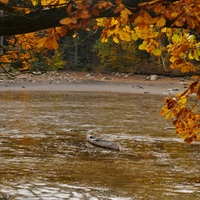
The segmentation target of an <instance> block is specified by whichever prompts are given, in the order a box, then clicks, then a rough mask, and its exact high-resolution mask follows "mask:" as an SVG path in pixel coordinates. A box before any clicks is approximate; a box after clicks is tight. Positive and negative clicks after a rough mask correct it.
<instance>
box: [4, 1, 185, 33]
mask: <svg viewBox="0 0 200 200" xmlns="http://www.w3.org/2000/svg"><path fill="white" fill-rule="evenodd" d="M174 1H176V0H164V1H163V0H160V2H162V3H164V4H165V5H167V4H169V3H173V2H174ZM71 2H73V0H72V1H71ZM90 2H91V3H90V7H91V9H90V10H92V7H93V6H94V5H95V4H97V3H98V2H99V1H98V0H91V1H90ZM110 2H111V3H112V4H113V6H112V7H111V8H108V9H106V11H103V10H99V11H100V15H99V16H95V15H92V16H91V18H92V19H94V18H102V17H114V16H119V14H120V13H119V12H118V13H115V12H114V10H115V9H116V8H117V6H118V5H116V0H110ZM122 2H123V4H124V5H125V6H127V8H129V9H131V11H132V12H134V14H137V13H138V12H139V10H140V9H141V7H139V6H138V5H139V4H140V3H141V2H142V3H146V4H148V3H149V2H151V0H123V1H122ZM156 2H157V1H156ZM69 5H70V4H68V5H63V6H61V7H49V8H46V9H44V8H42V7H41V9H38V10H36V11H32V12H31V13H29V14H20V13H18V14H17V13H14V14H16V15H15V16H13V15H12V16H9V15H7V16H3V17H0V35H1V36H3V35H16V34H24V33H29V32H35V31H39V30H42V29H48V28H53V27H58V26H61V24H60V23H59V21H60V20H61V19H63V18H66V17H69V15H68V13H67V11H66V10H67V7H68V6H69ZM3 6H4V7H5V10H7V12H9V11H13V10H12V9H13V8H10V10H9V7H8V6H6V5H5V4H2V3H1V2H0V9H3ZM73 9H74V10H76V8H73ZM151 14H152V13H151ZM130 17H131V16H130ZM166 27H176V25H175V24H173V22H171V21H170V20H167V21H166ZM179 28H180V27H179ZM182 28H187V26H186V25H185V26H183V27H182Z"/></svg>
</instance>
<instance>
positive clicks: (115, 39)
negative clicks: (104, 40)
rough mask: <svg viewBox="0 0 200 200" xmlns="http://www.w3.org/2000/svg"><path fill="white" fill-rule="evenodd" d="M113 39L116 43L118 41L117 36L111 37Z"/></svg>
mask: <svg viewBox="0 0 200 200" xmlns="http://www.w3.org/2000/svg"><path fill="white" fill-rule="evenodd" d="M113 41H114V42H115V43H117V44H118V43H119V40H118V38H117V37H116V36H114V37H113Z"/></svg>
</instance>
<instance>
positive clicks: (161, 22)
mask: <svg viewBox="0 0 200 200" xmlns="http://www.w3.org/2000/svg"><path fill="white" fill-rule="evenodd" d="M165 24H166V19H165V18H164V17H161V18H160V19H159V20H158V21H157V22H156V26H157V27H158V28H161V27H163V26H164V25H165Z"/></svg>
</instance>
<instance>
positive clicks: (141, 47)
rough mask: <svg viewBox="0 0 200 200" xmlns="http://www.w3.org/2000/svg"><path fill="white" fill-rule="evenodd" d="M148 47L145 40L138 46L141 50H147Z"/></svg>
mask: <svg viewBox="0 0 200 200" xmlns="http://www.w3.org/2000/svg"><path fill="white" fill-rule="evenodd" d="M146 47H147V44H146V43H144V42H143V43H142V44H141V45H140V46H139V47H138V49H139V50H145V49H146Z"/></svg>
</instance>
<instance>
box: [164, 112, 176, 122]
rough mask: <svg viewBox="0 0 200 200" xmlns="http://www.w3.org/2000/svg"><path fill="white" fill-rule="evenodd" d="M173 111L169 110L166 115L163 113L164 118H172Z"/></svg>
mask: <svg viewBox="0 0 200 200" xmlns="http://www.w3.org/2000/svg"><path fill="white" fill-rule="evenodd" d="M173 116H174V115H173V113H172V112H171V111H169V112H168V113H167V114H166V115H165V118H166V120H168V119H171V118H173Z"/></svg>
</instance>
